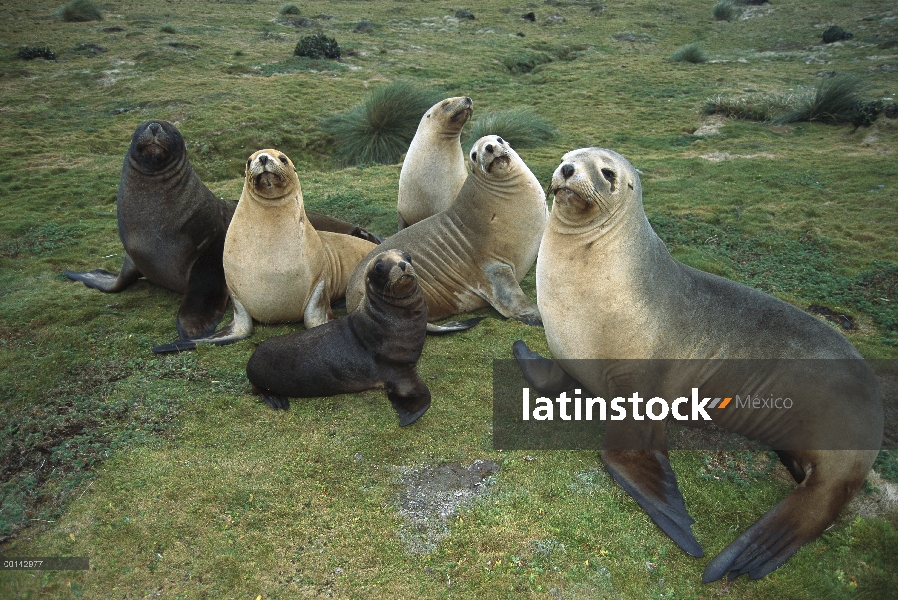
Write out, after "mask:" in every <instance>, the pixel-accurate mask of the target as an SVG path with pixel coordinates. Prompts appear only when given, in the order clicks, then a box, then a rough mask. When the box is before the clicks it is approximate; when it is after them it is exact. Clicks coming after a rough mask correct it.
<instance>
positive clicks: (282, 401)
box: [253, 384, 290, 410]
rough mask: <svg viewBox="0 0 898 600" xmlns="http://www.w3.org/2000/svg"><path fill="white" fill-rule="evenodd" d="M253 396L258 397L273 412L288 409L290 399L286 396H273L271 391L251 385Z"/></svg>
mask: <svg viewBox="0 0 898 600" xmlns="http://www.w3.org/2000/svg"><path fill="white" fill-rule="evenodd" d="M253 394H254V395H256V396H259V397H260V398H261V399H262V401H263V402H264V403H265V404H267V405H268V406H270V407H271V408H273V409H274V410H287V409H288V408H290V399H289V398H287V397H286V396H280V395H278V394H275V393H274V392H272V391H271V390H266V389H265V388H262V387H259V386H257V385H256V384H253Z"/></svg>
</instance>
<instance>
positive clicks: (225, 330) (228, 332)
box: [153, 294, 253, 354]
mask: <svg viewBox="0 0 898 600" xmlns="http://www.w3.org/2000/svg"><path fill="white" fill-rule="evenodd" d="M231 304H233V305H234V317H233V318H232V319H231V322H230V323H228V324H227V325H226V326H224V327H222V328H221V329H220V330H218V332H216V333H215V335H210V336H209V337H204V338H194V339H192V340H187V339H183V338H178V339H176V340H175V341H173V342H171V343H168V344H162V345H160V346H156V347H155V348H153V352H155V353H156V354H162V353H165V352H180V351H182V350H194V349H196V345H197V344H212V345H214V346H224V345H225V344H232V343H234V342H237V341H239V340H242V339H245V338H248V337H249V336H250V335H252V333H253V318H252V317H251V316H250V315H249V313H248V312H247V311H246V309H245V308H244V307H243V305H242V304H240V301H239V300H238V299H237V297H236V296H234V295H233V294H232V295H231Z"/></svg>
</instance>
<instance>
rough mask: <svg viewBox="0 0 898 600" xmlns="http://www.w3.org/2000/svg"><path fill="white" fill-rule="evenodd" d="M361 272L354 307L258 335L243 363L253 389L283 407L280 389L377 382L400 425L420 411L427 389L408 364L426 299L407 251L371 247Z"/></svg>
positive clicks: (286, 393) (314, 393)
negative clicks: (359, 297)
mask: <svg viewBox="0 0 898 600" xmlns="http://www.w3.org/2000/svg"><path fill="white" fill-rule="evenodd" d="M365 272H366V274H367V275H366V278H365V298H364V300H363V302H362V305H361V306H359V307H358V308H357V309H356V310H354V311H352V312H350V313H349V314H348V315H346V316H344V317H342V318H340V319H336V320H334V321H329V322H327V323H325V324H324V325H321V326H319V327H315V328H314V329H306V330H305V331H298V332H295V333H290V334H287V335H282V336H277V337H274V338H271V339H268V340H266V341H264V342H262V344H261V345H260V346H259V348H258V349H257V350H256V351H255V353H253V355H252V357H250V359H249V363H248V364H247V365H246V374H247V377H249V380H250V382H251V383H252V384H253V393H255V394H258V395H259V396H261V397H262V399H263V400H264V401H265V402H266V403H267V404H268V405H269V406H271V407H272V408H275V409H278V408H281V409H286V408H288V407H289V401H288V399H287V398H288V397H299V398H312V397H318V396H332V395H335V394H348V393H356V392H362V391H365V390H370V389H375V388H383V389H385V390H386V392H387V396H388V397H389V399H390V401H391V402H392V403H393V408H394V409H395V410H396V412H397V413H398V415H399V425H400V426H405V425H409V424H410V423H413V422H414V421H415V420H417V419H418V417H420V416H421V415H423V414H424V413H425V412H426V411H427V409H428V408H429V407H430V390H429V389H428V388H427V385H426V384H425V383H424V381H423V380H422V379H421V377H420V376H419V375H418V372H417V370H416V365H417V363H418V359H419V358H420V357H421V351H422V350H423V349H424V339H425V338H426V337H427V305H426V304H425V303H424V295H423V294H422V293H421V288H420V287H418V281H417V278H416V276H415V269H414V267H413V266H412V258H411V257H410V256H409V255H408V254H406V253H404V252H402V251H400V250H388V251H385V252H379V253H378V254H377V255H376V256H375V257H374V258H373V259H371V260H370V261H369V262H368V263H367V264H366V265H365Z"/></svg>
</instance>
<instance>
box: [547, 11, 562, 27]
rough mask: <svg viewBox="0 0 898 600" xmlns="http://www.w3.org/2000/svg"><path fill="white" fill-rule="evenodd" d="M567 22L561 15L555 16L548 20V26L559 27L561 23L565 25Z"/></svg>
mask: <svg viewBox="0 0 898 600" xmlns="http://www.w3.org/2000/svg"><path fill="white" fill-rule="evenodd" d="M565 20H566V19H565V18H564V17H562V16H561V15H559V14H554V15H552V16H551V17H549V18H548V19H546V25H558V24H560V23H564V22H565Z"/></svg>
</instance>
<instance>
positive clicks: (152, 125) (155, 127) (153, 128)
mask: <svg viewBox="0 0 898 600" xmlns="http://www.w3.org/2000/svg"><path fill="white" fill-rule="evenodd" d="M149 129H150V132H151V133H152V134H153V135H156V134H158V133H159V130H160V129H162V127H160V126H159V123H150V127H149Z"/></svg>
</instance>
